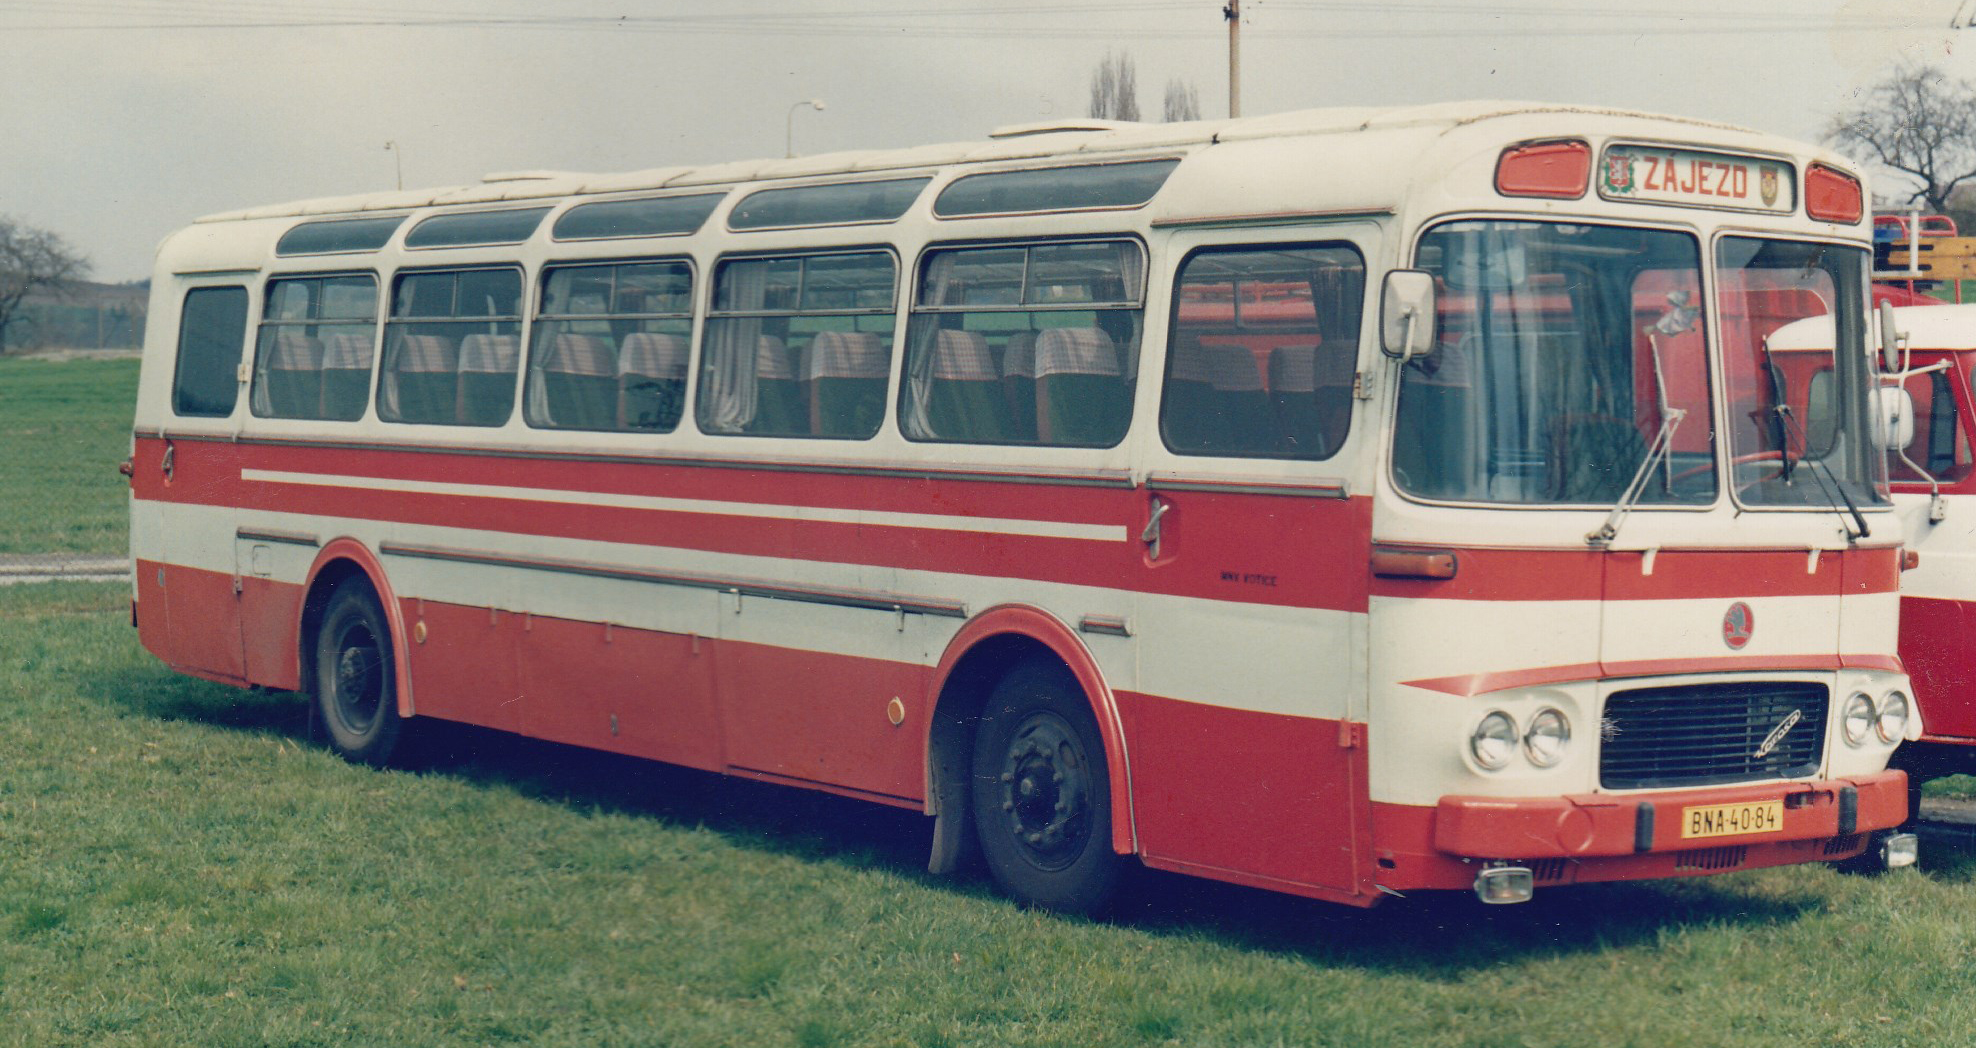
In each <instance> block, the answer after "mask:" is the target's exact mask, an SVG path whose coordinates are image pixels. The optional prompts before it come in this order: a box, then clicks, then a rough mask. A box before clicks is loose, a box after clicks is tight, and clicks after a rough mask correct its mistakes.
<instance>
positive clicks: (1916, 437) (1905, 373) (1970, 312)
mask: <svg viewBox="0 0 1976 1048" xmlns="http://www.w3.org/2000/svg"><path fill="white" fill-rule="evenodd" d="M1888 327H1889V330H1890V332H1891V333H1892V335H1893V336H1894V340H1895V342H1896V343H1897V346H1898V349H1899V353H1898V359H1897V360H1896V361H1890V364H1891V365H1892V366H1891V367H1890V368H1889V372H1890V374H1888V375H1887V376H1886V381H1888V382H1889V383H1897V384H1899V385H1900V386H1902V387H1904V388H1905V389H1906V391H1907V404H1908V407H1909V411H1910V415H1911V418H1912V422H1911V429H1909V430H1908V432H1906V433H1904V434H1903V436H1904V437H1905V438H1906V439H1904V440H1902V441H1901V442H1900V445H1899V446H1898V447H1895V448H1893V449H1891V451H1890V454H1889V459H1888V468H1889V472H1890V473H1891V479H1892V482H1893V496H1894V504H1895V507H1896V510H1897V512H1898V513H1899V514H1900V516H1901V521H1902V527H1903V529H1904V536H1905V543H1906V548H1907V550H1908V553H1909V557H1910V562H1909V567H1908V570H1907V571H1906V572H1904V573H1903V574H1902V576H1901V629H1900V654H1901V661H1902V663H1903V664H1904V665H1905V666H1906V667H1907V669H1908V672H1909V673H1911V674H1912V675H1913V681H1914V698H1915V706H1916V709H1917V711H1918V713H1919V715H1920V717H1921V722H1922V723H1923V724H1924V725H1925V726H1926V729H1927V730H1926V732H1925V733H1923V734H1922V735H1921V736H1920V738H1919V740H1918V741H1917V742H1915V743H1913V744H1911V745H1909V746H1906V747H1904V748H1903V749H1902V750H1901V751H1900V753H1899V755H1898V757H1897V758H1896V760H1897V763H1898V764H1899V765H1900V766H1901V767H1902V768H1903V769H1905V770H1906V771H1907V773H1908V775H1909V778H1910V784H1911V785H1912V786H1914V787H1916V788H1917V789H1918V786H1919V784H1920V783H1921V782H1922V781H1925V780H1926V779H1929V778H1935V777H1938V776H1942V775H1952V774H1967V773H1969V772H1970V771H1972V770H1976V691H1972V690H1971V682H1972V680H1976V644H1973V642H1972V638H1971V636H1970V630H1971V627H1972V624H1973V623H1972V619H1973V618H1976V541H1972V539H1971V535H1972V531H1971V527H1972V524H1976V475H1972V469H1971V467H1972V454H1971V450H1970V448H1971V438H1970V419H1971V418H1972V417H1976V416H1972V412H1976V398H1972V395H1971V385H1970V382H1971V379H1972V377H1976V305H1928V306H1909V307H1901V308H1894V309H1891V310H1889V311H1888ZM1820 340H1821V341H1822V338H1821V339H1820ZM1915 799H1916V800H1917V801H1918V799H1919V795H1918V793H1916V794H1915Z"/></svg>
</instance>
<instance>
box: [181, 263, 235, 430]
mask: <svg viewBox="0 0 1976 1048" xmlns="http://www.w3.org/2000/svg"><path fill="white" fill-rule="evenodd" d="M246 341H247V289H246V288H244V287H202V288H194V289H193V290H191V291H188V292H186V293H185V305H184V307H183V308H182V309H181V311H180V313H179V324H178V364H177V369H176V370H175V371H174V373H173V377H172V411H173V412H174V413H175V414H179V415H193V416H201V417H206V418H225V417H226V416H228V415H231V414H233V403H234V401H235V400H236V399H237V398H238V397H239V395H240V383H239V379H238V378H237V377H236V376H235V372H236V371H238V369H239V367H240V351H241V347H242V346H243V345H244V344H245V343H246Z"/></svg>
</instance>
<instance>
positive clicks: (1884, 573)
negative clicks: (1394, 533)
mask: <svg viewBox="0 0 1976 1048" xmlns="http://www.w3.org/2000/svg"><path fill="white" fill-rule="evenodd" d="M1395 548H1400V547H1395ZM1406 548H1408V549H1411V548H1412V547H1406ZM1420 548H1421V549H1423V550H1424V549H1427V548H1428V547H1425V546H1423V547H1420ZM1432 548H1433V550H1434V551H1436V552H1452V553H1454V555H1455V565H1456V571H1455V577H1454V578H1452V579H1445V580H1436V579H1393V578H1375V579H1374V580H1373V581H1372V594H1373V595H1374V596H1379V597H1411V598H1431V599H1439V600H1478V601H1563V600H1582V601H1594V600H1601V599H1604V600H1670V599H1695V598H1706V599H1720V600H1737V599H1745V600H1746V599H1750V598H1753V597H1832V596H1839V595H1842V594H1843V595H1858V594H1868V593H1893V592H1896V591H1897V590H1898V589H1899V586H1900V551H1899V549H1898V548H1895V547H1891V546H1890V547H1884V548H1872V549H1852V550H1844V551H1838V550H1832V551H1827V552H1824V553H1821V554H1819V558H1818V570H1817V571H1816V572H1809V571H1806V570H1805V567H1806V564H1807V563H1808V553H1807V551H1805V550H1661V551H1660V552H1659V553H1658V554H1656V555H1655V557H1654V562H1653V572H1652V573H1651V574H1648V573H1647V572H1646V571H1645V555H1644V554H1641V553H1638V552H1630V551H1627V552H1613V553H1600V552H1599V551H1596V550H1592V549H1563V550H1518V549H1479V548H1463V547H1459V546H1435V547H1432Z"/></svg>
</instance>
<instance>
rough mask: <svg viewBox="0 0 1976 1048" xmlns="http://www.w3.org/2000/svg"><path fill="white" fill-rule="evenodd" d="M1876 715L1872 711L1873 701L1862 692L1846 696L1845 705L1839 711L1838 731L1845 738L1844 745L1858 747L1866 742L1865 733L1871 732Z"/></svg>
mask: <svg viewBox="0 0 1976 1048" xmlns="http://www.w3.org/2000/svg"><path fill="white" fill-rule="evenodd" d="M1876 719H1877V715H1876V714H1875V713H1874V711H1873V700H1872V699H1869V698H1867V697H1866V693H1865V692H1863V691H1856V692H1853V693H1852V694H1851V695H1848V696H1846V704H1845V705H1844V706H1842V707H1840V709H1839V730H1840V731H1841V732H1843V733H1844V734H1845V736H1846V744H1847V745H1849V746H1858V745H1859V744H1861V743H1863V742H1865V741H1866V733H1867V732H1869V731H1871V730H1873V722H1874V721H1875V720H1876Z"/></svg>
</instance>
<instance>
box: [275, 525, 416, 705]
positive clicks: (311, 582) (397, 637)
mask: <svg viewBox="0 0 1976 1048" xmlns="http://www.w3.org/2000/svg"><path fill="white" fill-rule="evenodd" d="M351 578H361V579H363V580H364V582H365V583H367V584H368V585H369V586H370V588H371V592H372V593H375V594H377V600H378V604H379V605H380V606H381V609H382V610H383V612H384V621H385V623H386V624H388V625H389V626H390V628H391V650H392V653H393V656H394V657H393V659H392V664H393V670H394V672H393V677H394V678H395V680H394V681H393V682H392V683H393V684H395V685H396V690H397V693H398V715H399V716H400V717H410V716H412V715H413V713H414V712H415V710H414V708H413V703H412V671H411V664H410V660H409V659H408V658H406V655H407V654H408V653H409V650H410V649H408V648H407V647H406V645H405V638H406V631H405V617H404V615H403V614H402V612H401V611H400V609H399V607H398V597H397V594H395V593H394V592H392V589H391V583H390V582H389V581H387V580H386V578H385V574H384V563H383V562H382V561H380V560H378V559H377V554H375V553H373V552H371V550H370V548H369V547H368V546H365V545H364V544H363V543H361V542H358V541H357V540H356V539H352V538H339V539H332V540H331V541H329V542H328V543H325V544H324V545H323V547H322V549H321V551H319V552H318V553H317V554H316V559H315V562H314V563H313V564H310V565H309V575H308V580H307V582H306V583H305V584H304V587H303V594H304V595H303V598H302V621H301V622H300V623H298V624H297V627H296V647H297V652H298V655H299V658H300V662H299V663H298V665H299V668H300V674H301V681H302V687H303V689H304V690H307V689H309V688H311V687H313V686H314V685H313V684H312V683H311V681H312V679H313V677H314V675H315V639H314V637H315V630H316V626H317V624H318V623H320V622H321V621H322V613H323V609H324V608H325V607H327V606H328V605H329V597H330V594H331V593H333V592H335V590H336V587H337V586H339V585H341V584H342V583H343V582H345V581H347V580H349V579H351Z"/></svg>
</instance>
